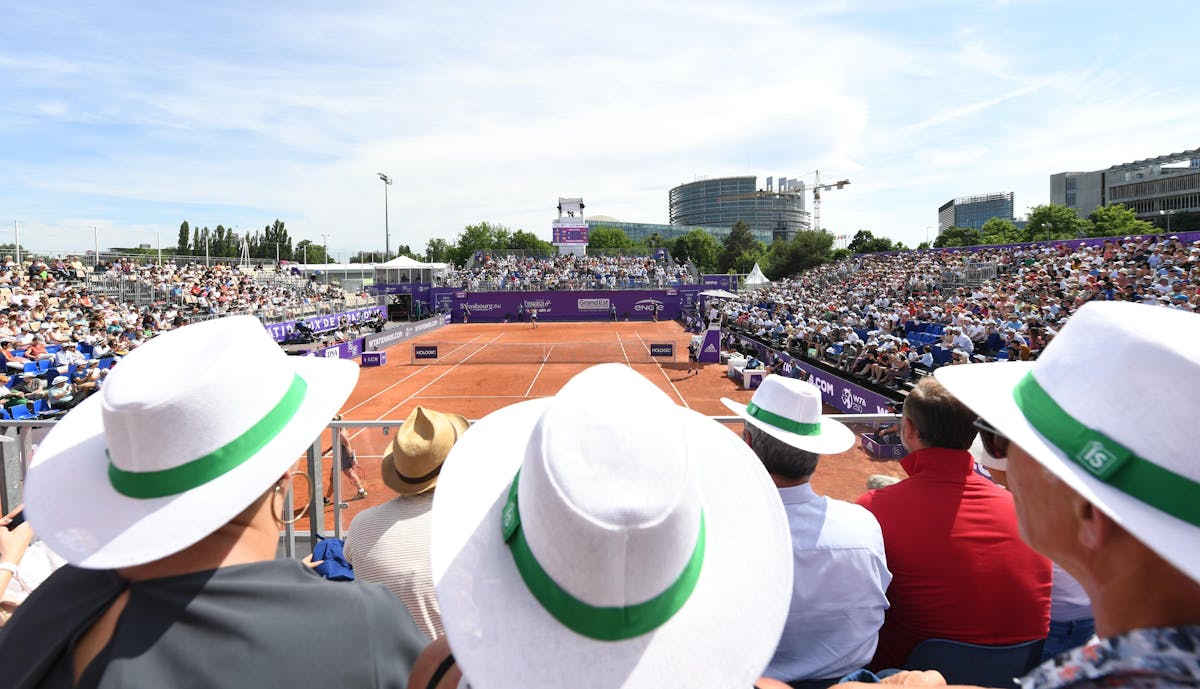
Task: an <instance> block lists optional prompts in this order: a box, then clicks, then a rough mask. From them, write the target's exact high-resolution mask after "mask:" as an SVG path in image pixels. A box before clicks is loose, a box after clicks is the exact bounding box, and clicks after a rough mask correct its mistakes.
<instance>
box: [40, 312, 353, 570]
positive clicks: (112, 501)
mask: <svg viewBox="0 0 1200 689" xmlns="http://www.w3.org/2000/svg"><path fill="white" fill-rule="evenodd" d="M184 362H196V363H197V364H202V365H184ZM239 371H240V372H244V375H246V376H252V381H251V382H252V384H250V385H241V386H238V388H237V394H230V391H231V388H230V385H231V384H232V383H233V378H231V375H235V374H237V372H239ZM357 379H358V368H357V367H356V366H354V364H353V363H352V362H349V361H340V360H329V359H324V358H315V357H289V356H287V355H286V354H285V353H284V352H283V350H281V349H280V348H279V345H277V344H276V343H275V341H274V340H273V339H272V338H271V336H270V335H269V334H267V331H266V330H265V329H264V328H263V325H262V323H260V322H259V320H258V319H257V318H254V317H253V316H231V317H227V318H218V319H215V320H211V321H205V322H203V323H198V324H195V325H189V326H186V327H184V328H180V329H178V330H172V331H169V332H166V333H164V334H162V335H160V336H158V337H156V338H154V339H153V340H150V341H149V342H147V343H146V344H145V345H143V346H141V347H138V348H137V349H135V350H134V351H132V352H130V354H129V355H128V356H126V357H125V358H124V359H122V360H121V365H120V366H118V367H116V368H114V369H113V372H112V374H111V375H109V376H108V379H107V380H106V381H105V383H104V387H103V388H101V391H100V394H97V395H92V396H91V397H89V398H87V399H86V400H84V401H83V402H82V403H81V404H80V405H79V406H77V407H75V408H74V409H73V410H71V411H70V412H69V413H68V414H67V415H66V416H65V417H63V419H62V420H61V421H59V422H58V424H57V425H56V426H55V427H54V428H53V429H52V430H51V431H50V433H49V434H48V435H47V436H46V439H45V440H44V441H43V442H42V444H41V445H40V447H39V448H38V451H37V454H35V455H34V457H33V462H32V464H31V465H30V467H29V474H28V478H27V482H26V486H25V500H26V512H27V514H28V516H29V522H30V523H31V524H32V525H33V527H34V530H35V531H37V534H38V536H40V537H41V538H42V539H44V540H45V541H46V543H47V544H48V545H49V546H50V547H51V548H52V549H53V550H54V551H55V552H58V553H60V554H61V555H62V556H63V557H65V558H66V559H67V561H68V562H70V563H71V564H73V565H77V566H79V567H85V568H89V569H110V568H118V567H131V566H134V565H139V564H143V563H146V562H150V561H153V560H157V559H160V558H163V557H166V556H167V555H171V554H173V553H176V552H179V551H180V550H183V549H184V548H186V547H188V546H190V545H192V544H194V543H196V542H197V541H199V540H200V539H202V538H204V537H205V536H207V535H209V534H211V533H212V532H213V531H215V530H216V529H217V528H218V527H220V526H221V525H223V524H225V523H227V522H228V521H229V520H230V519H232V518H233V517H235V516H237V514H238V513H239V512H241V511H242V510H244V509H245V508H246V507H247V506H249V505H250V504H251V503H252V502H254V501H255V500H256V499H257V498H258V497H259V496H261V495H262V494H263V493H264V492H265V491H266V490H267V489H268V488H270V486H271V484H272V483H274V482H276V481H278V480H279V478H280V477H281V476H283V474H284V472H286V471H287V470H288V468H289V467H290V466H292V464H294V463H295V462H296V460H297V459H298V458H299V456H300V454H301V452H302V451H303V450H304V448H305V447H307V446H308V445H309V444H310V443H311V442H312V441H313V439H314V438H315V437H316V436H317V434H318V433H320V431H321V429H322V428H323V427H324V426H325V424H327V423H328V422H329V419H330V418H331V417H332V416H333V414H334V412H336V411H337V409H338V407H339V406H341V404H342V403H343V402H344V401H345V400H346V398H347V397H348V396H349V395H350V392H351V390H353V389H354V384H355V382H356V381H357Z"/></svg>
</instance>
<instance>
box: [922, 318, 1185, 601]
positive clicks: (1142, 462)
mask: <svg viewBox="0 0 1200 689" xmlns="http://www.w3.org/2000/svg"><path fill="white" fill-rule="evenodd" d="M1197 341H1200V316H1197V315H1196V314H1192V313H1187V312H1184V311H1180V310H1178V309H1164V308H1159V307H1154V306H1145V305H1140V304H1133V303H1129V302H1090V303H1087V304H1085V305H1083V306H1082V307H1080V308H1079V310H1078V311H1076V312H1075V315H1073V316H1072V317H1071V320H1070V321H1068V322H1067V324H1066V325H1064V326H1063V328H1062V331H1061V332H1059V334H1058V335H1057V336H1056V337H1055V338H1054V340H1053V341H1052V342H1051V343H1050V344H1049V345H1047V347H1046V349H1045V351H1044V352H1043V353H1042V355H1041V357H1039V358H1038V360H1037V361H1035V362H1012V363H1008V362H1004V363H991V364H973V365H971V366H953V367H945V368H939V369H938V370H937V371H936V372H935V374H934V375H935V376H936V377H937V379H938V380H939V381H941V382H942V384H943V385H945V387H946V389H947V390H949V391H950V393H951V394H953V395H954V396H956V397H958V398H959V399H960V400H961V401H962V402H963V403H964V404H966V405H967V406H968V407H970V408H971V410H972V411H974V412H975V413H977V414H979V416H980V417H982V418H983V419H984V420H986V421H987V422H988V423H989V424H991V425H992V426H993V427H994V428H996V430H998V431H999V432H1000V433H1002V434H1004V435H1005V436H1007V437H1008V438H1009V439H1011V440H1012V442H1014V443H1016V444H1017V445H1019V446H1020V447H1021V448H1022V449H1023V450H1025V452H1027V453H1028V454H1029V455H1030V456H1032V457H1033V458H1034V459H1036V460H1037V461H1038V462H1039V463H1041V464H1042V465H1044V466H1045V467H1046V468H1047V469H1048V470H1049V471H1050V472H1052V473H1053V474H1054V475H1055V476H1057V477H1058V478H1059V479H1060V480H1062V481H1063V482H1064V483H1066V484H1067V485H1068V486H1069V487H1070V488H1071V489H1072V490H1074V491H1075V492H1077V493H1079V494H1080V495H1082V496H1083V497H1084V498H1085V499H1087V500H1088V501H1089V502H1091V503H1092V504H1093V505H1095V506H1096V507H1098V508H1099V509H1101V510H1103V511H1104V512H1105V513H1106V514H1108V515H1109V516H1110V517H1112V518H1113V520H1114V521H1116V522H1117V523H1118V524H1120V525H1121V526H1122V527H1123V528H1125V529H1126V530H1127V531H1129V532H1130V533H1132V534H1133V535H1134V536H1135V537H1137V539H1138V540H1140V541H1141V542H1143V543H1145V544H1146V545H1147V546H1148V547H1149V548H1151V549H1152V550H1154V551H1155V552H1156V553H1158V554H1159V555H1160V556H1161V557H1162V558H1163V559H1165V560H1167V561H1168V562H1170V563H1171V564H1173V565H1174V566H1176V567H1178V568H1179V569H1180V570H1182V571H1184V572H1185V573H1187V574H1188V575H1190V576H1191V577H1192V578H1193V579H1196V580H1197V581H1200V550H1198V549H1196V548H1191V547H1183V546H1182V545H1181V544H1186V543H1194V542H1195V541H1196V539H1197V537H1200V463H1197V462H1196V461H1195V460H1194V459H1193V457H1194V452H1193V445H1194V439H1193V437H1192V436H1193V434H1192V433H1191V426H1192V424H1194V423H1195V412H1196V410H1197V409H1200V349H1197V347H1196V342H1197Z"/></svg>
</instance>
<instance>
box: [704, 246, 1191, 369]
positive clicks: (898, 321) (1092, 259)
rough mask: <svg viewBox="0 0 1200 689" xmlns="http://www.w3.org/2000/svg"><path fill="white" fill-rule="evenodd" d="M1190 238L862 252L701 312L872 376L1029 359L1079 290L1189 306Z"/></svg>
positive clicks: (1077, 299) (1099, 296)
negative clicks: (1073, 244)
mask: <svg viewBox="0 0 1200 689" xmlns="http://www.w3.org/2000/svg"><path fill="white" fill-rule="evenodd" d="M1198 285H1200V243H1196V242H1193V243H1192V244H1184V243H1183V242H1181V241H1179V240H1178V239H1175V238H1170V237H1167V238H1154V237H1151V238H1142V237H1127V238H1125V239H1124V240H1122V241H1111V240H1103V241H1101V240H1097V241H1096V242H1095V243H1089V245H1086V246H1080V247H1078V248H1075V249H1072V248H1070V247H1068V246H1066V245H1065V244H1057V245H1045V246H1033V247H1022V248H1011V249H1008V248H1006V249H1000V248H984V249H979V250H973V251H972V250H962V251H942V252H928V251H927V252H904V253H897V254H886V255H884V254H878V255H872V254H868V255H864V256H859V257H857V258H854V259H850V260H847V261H842V262H838V263H834V264H828V265H824V266H820V267H818V268H815V269H813V270H810V271H807V272H804V273H801V274H799V275H797V276H796V277H793V278H790V279H785V280H780V281H777V282H774V283H772V284H770V285H769V286H766V287H763V288H760V289H756V290H751V291H748V292H743V293H742V294H741V296H740V297H739V298H738V299H734V300H730V301H728V302H725V303H724V306H723V307H721V308H720V309H719V310H716V311H710V314H709V317H710V318H712V317H720V318H723V319H724V321H725V322H726V323H727V324H728V325H729V326H730V327H731V328H732V329H734V330H736V331H741V332H744V333H746V334H749V335H753V336H755V337H757V338H759V339H761V340H763V341H764V342H767V343H768V344H771V345H773V346H775V347H777V348H778V349H782V350H787V351H788V352H789V353H790V354H792V355H795V356H801V357H807V358H809V359H825V360H826V361H827V362H829V363H832V364H833V365H836V366H838V367H840V368H842V369H843V370H846V371H849V372H850V373H852V374H854V375H856V376H860V377H863V378H865V379H870V380H872V381H873V382H876V383H880V384H884V385H900V384H902V383H903V382H904V381H905V380H909V379H912V378H915V377H917V375H919V374H918V372H921V373H924V372H928V371H931V370H933V369H935V368H937V367H939V366H942V365H957V364H966V363H971V362H982V361H993V360H996V359H1020V360H1031V359H1035V358H1036V357H1037V356H1038V354H1039V353H1040V352H1041V351H1042V349H1043V348H1044V347H1045V346H1046V344H1047V343H1048V342H1049V341H1050V340H1051V339H1052V338H1053V337H1054V336H1055V335H1056V334H1057V332H1058V330H1059V329H1060V328H1061V327H1062V324H1063V323H1065V322H1066V320H1067V318H1069V317H1070V315H1071V314H1072V313H1074V312H1075V310H1076V309H1078V308H1079V307H1080V306H1082V305H1083V304H1085V303H1087V302H1089V301H1133V302H1140V303H1145V304H1155V305H1161V306H1164V307H1168V308H1176V309H1183V310H1187V311H1196V310H1197V309H1200V295H1198V294H1197V289H1196V288H1197V286H1198Z"/></svg>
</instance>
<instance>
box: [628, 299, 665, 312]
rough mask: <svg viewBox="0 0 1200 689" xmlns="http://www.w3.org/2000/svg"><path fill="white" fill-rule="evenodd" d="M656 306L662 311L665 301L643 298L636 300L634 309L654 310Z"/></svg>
mask: <svg viewBox="0 0 1200 689" xmlns="http://www.w3.org/2000/svg"><path fill="white" fill-rule="evenodd" d="M656 306H657V307H658V308H659V310H660V311H661V310H662V307H663V303H662V302H661V301H659V300H657V299H643V300H641V301H639V302H636V303H635V304H634V305H633V310H634V311H653V310H654V307H656Z"/></svg>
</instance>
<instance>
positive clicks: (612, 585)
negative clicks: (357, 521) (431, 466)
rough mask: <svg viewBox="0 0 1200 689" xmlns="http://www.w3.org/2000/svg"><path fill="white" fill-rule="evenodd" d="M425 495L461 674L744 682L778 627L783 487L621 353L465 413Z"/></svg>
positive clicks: (785, 550)
mask: <svg viewBox="0 0 1200 689" xmlns="http://www.w3.org/2000/svg"><path fill="white" fill-rule="evenodd" d="M433 510H434V516H433V534H432V540H433V545H432V569H433V579H434V584H435V585H436V587H437V594H438V601H439V604H440V607H441V611H442V622H443V624H444V626H445V629H446V634H447V637H448V638H449V640H450V644H451V646H452V647H453V649H454V656H455V659H456V660H457V661H458V663H459V665H460V666H461V667H462V670H463V674H464V675H465V676H466V677H468V678H469V679H470V683H471V686H472V687H474V689H492V688H493V687H524V688H526V689H537V688H540V687H561V686H578V687H589V686H594V687H605V688H607V689H617V688H618V687H660V688H661V687H688V688H689V689H705V688H708V687H712V688H713V689H717V688H720V689H726V688H727V687H745V686H750V685H751V684H752V683H753V681H754V680H755V679H756V678H757V677H759V675H760V674H761V673H762V671H763V668H765V667H766V665H767V662H768V661H769V660H770V657H771V655H772V653H773V652H774V650H775V646H776V644H777V643H778V641H779V635H780V633H781V631H782V629H783V623H784V620H785V618H786V615H787V610H788V605H789V601H790V596H791V585H792V575H791V570H792V557H791V544H790V538H789V529H788V525H787V518H786V515H785V514H784V512H783V506H782V504H781V503H780V502H779V495H778V491H776V489H775V487H774V485H773V484H772V483H771V480H770V478H769V477H768V476H767V474H766V472H765V471H764V470H763V468H762V464H761V463H760V462H759V461H758V460H757V458H756V457H755V456H754V454H753V453H752V452H751V451H750V448H749V447H748V446H747V445H746V444H745V443H743V442H741V441H740V440H739V439H738V438H737V436H735V435H734V434H732V433H730V432H729V431H727V430H725V429H723V428H721V427H720V426H719V425H718V424H716V423H714V422H713V421H712V420H711V419H708V418H706V417H704V416H701V415H700V414H697V413H696V412H694V411H691V410H688V409H684V408H682V407H679V406H677V405H675V404H674V403H673V402H672V401H671V400H670V398H668V397H667V396H666V395H665V394H664V393H663V392H662V391H661V390H659V389H658V388H657V387H656V386H655V385H654V384H652V383H650V382H649V381H648V380H646V379H645V378H644V377H642V376H641V375H639V374H637V373H636V372H634V371H633V370H632V369H630V368H629V367H628V366H623V365H620V364H604V365H600V366H594V367H592V368H589V369H586V370H584V371H583V372H582V373H580V374H578V375H577V376H575V377H574V378H573V379H571V380H570V381H569V382H568V383H567V384H566V385H565V386H564V387H563V388H562V390H561V391H560V392H559V393H558V394H557V395H556V396H554V397H551V398H545V399H539V400H532V401H529V402H522V403H519V404H514V405H512V406H508V407H505V408H503V409H500V410H499V411H496V412H493V413H492V414H489V415H488V416H486V417H484V418H483V419H482V420H480V421H478V422H476V423H475V425H474V426H472V428H471V431H470V432H469V433H466V434H465V435H464V436H463V437H462V438H461V439H460V440H459V441H458V443H457V444H456V445H455V446H454V449H452V450H451V451H450V457H449V458H448V459H447V461H446V464H445V466H444V467H443V469H442V475H441V479H440V482H439V484H438V489H437V493H436V495H435V496H434V501H433ZM518 561H519V562H520V565H518V564H517V562H518Z"/></svg>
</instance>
